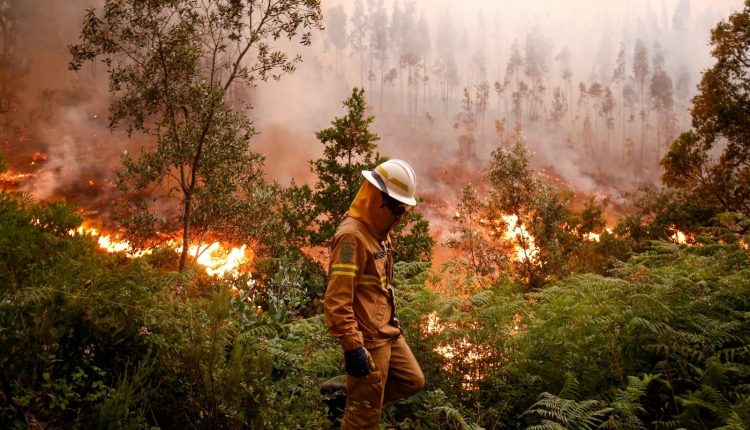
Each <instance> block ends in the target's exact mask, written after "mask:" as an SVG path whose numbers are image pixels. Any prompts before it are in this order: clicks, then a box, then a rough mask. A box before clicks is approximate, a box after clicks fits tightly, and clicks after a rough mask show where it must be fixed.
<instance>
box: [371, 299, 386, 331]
mask: <svg viewBox="0 0 750 430" xmlns="http://www.w3.org/2000/svg"><path fill="white" fill-rule="evenodd" d="M387 308H388V301H387V300H386V298H385V297H383V296H382V295H380V296H378V299H377V301H376V302H375V312H374V314H373V321H372V323H373V325H374V326H375V328H376V329H380V327H383V324H385V319H386V318H385V317H386V313H387V312H386V311H387Z"/></svg>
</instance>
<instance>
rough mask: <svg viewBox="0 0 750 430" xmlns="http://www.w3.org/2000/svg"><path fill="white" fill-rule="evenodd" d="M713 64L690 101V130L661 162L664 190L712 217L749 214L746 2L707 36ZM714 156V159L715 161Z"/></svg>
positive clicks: (749, 28)
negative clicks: (682, 195)
mask: <svg viewBox="0 0 750 430" xmlns="http://www.w3.org/2000/svg"><path fill="white" fill-rule="evenodd" d="M711 46H712V47H713V50H712V52H711V55H712V56H713V57H714V59H715V60H716V63H715V64H714V65H713V66H712V67H710V68H709V69H707V70H706V71H705V73H704V74H703V77H702V79H701V82H700V85H699V87H698V89H699V92H698V95H697V96H695V98H694V99H693V107H692V110H691V115H692V129H691V130H690V131H687V132H685V133H683V134H682V135H680V136H679V138H677V139H676V140H675V141H674V142H673V143H672V146H671V148H670V150H669V152H668V153H667V155H666V156H665V157H664V159H663V160H662V162H661V164H662V166H663V167H664V169H665V172H664V175H663V176H662V179H663V181H664V183H665V184H667V185H669V186H672V187H675V188H677V189H679V190H682V191H684V192H686V193H687V194H689V195H691V196H692V198H693V199H694V200H696V202H700V203H701V204H700V205H701V206H704V207H709V208H712V212H713V213H714V214H715V213H718V212H730V211H731V212H741V213H744V214H748V213H750V53H749V52H750V1H746V2H745V7H744V9H743V10H741V11H739V12H737V13H734V14H732V15H731V16H730V17H729V18H727V19H726V20H724V21H721V22H720V23H719V24H718V25H717V26H716V27H715V28H714V29H713V30H712V31H711ZM717 155H718V156H717Z"/></svg>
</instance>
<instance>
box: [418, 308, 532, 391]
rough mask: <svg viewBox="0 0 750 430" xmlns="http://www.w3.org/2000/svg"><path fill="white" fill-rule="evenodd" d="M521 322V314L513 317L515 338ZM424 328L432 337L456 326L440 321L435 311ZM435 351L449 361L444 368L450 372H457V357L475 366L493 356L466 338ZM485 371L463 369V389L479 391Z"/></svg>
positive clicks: (440, 346)
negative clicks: (455, 366)
mask: <svg viewBox="0 0 750 430" xmlns="http://www.w3.org/2000/svg"><path fill="white" fill-rule="evenodd" d="M521 320H522V317H521V315H520V314H516V315H514V316H513V326H512V327H511V328H510V329H509V334H510V335H511V336H515V335H516V334H518V333H519V332H520V331H521V327H520V324H521ZM422 327H423V329H424V333H425V334H432V335H435V334H440V333H443V332H444V331H445V330H450V329H455V328H456V327H455V325H454V324H451V323H444V322H442V321H440V317H439V316H438V315H437V312H434V311H433V312H431V313H430V314H429V315H427V317H426V319H425V322H424V324H423V325H422ZM434 351H435V352H437V353H438V354H440V355H441V356H442V357H443V358H445V359H446V360H448V362H447V363H446V364H445V366H444V369H445V370H446V371H449V372H452V371H454V370H456V369H455V368H454V364H453V363H452V361H454V360H455V359H456V358H457V357H460V358H461V360H462V361H463V363H464V364H467V365H474V364H477V363H480V362H481V361H482V360H484V359H486V358H489V357H490V356H491V352H490V351H488V350H486V349H484V350H483V349H482V348H481V347H480V345H475V344H473V343H472V342H471V341H469V340H468V339H467V338H466V337H464V338H462V339H458V340H457V341H454V342H452V343H450V344H439V345H437V346H436V347H435V349H434ZM484 370H486V369H475V371H473V372H467V371H466V369H461V372H462V383H461V386H462V387H463V389H464V390H476V389H478V388H479V387H478V383H479V382H480V381H481V380H482V378H483V377H484V375H485V372H484Z"/></svg>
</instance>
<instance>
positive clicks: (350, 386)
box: [341, 336, 424, 430]
mask: <svg viewBox="0 0 750 430" xmlns="http://www.w3.org/2000/svg"><path fill="white" fill-rule="evenodd" d="M368 351H369V352H370V355H371V356H372V360H373V362H374V363H375V370H371V371H370V374H369V375H367V376H363V377H356V376H351V375H349V376H347V378H346V392H347V398H346V410H345V412H344V421H343V423H342V424H341V430H368V429H376V428H377V427H378V424H379V423H380V413H381V411H382V409H383V404H385V403H390V402H395V401H397V400H400V399H404V398H407V397H409V396H411V395H413V394H415V393H417V392H418V391H419V390H421V389H422V387H424V374H423V373H422V369H421V368H420V367H419V363H417V360H416V359H415V358H414V354H412V352H411V349H409V345H407V343H406V340H404V337H403V336H398V337H396V338H395V339H393V340H390V341H388V342H387V343H386V344H384V345H382V346H378V347H377V348H373V349H369V348H368Z"/></svg>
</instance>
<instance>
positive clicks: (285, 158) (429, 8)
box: [0, 0, 743, 201]
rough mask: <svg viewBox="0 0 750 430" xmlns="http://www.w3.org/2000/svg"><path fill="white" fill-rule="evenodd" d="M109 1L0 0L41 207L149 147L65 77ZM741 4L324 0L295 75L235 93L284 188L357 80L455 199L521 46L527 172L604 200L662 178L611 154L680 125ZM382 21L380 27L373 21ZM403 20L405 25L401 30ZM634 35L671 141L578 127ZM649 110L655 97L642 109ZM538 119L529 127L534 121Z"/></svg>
mask: <svg viewBox="0 0 750 430" xmlns="http://www.w3.org/2000/svg"><path fill="white" fill-rule="evenodd" d="M102 3H103V1H86V0H68V1H65V2H59V1H51V0H46V1H44V0H25V1H21V0H5V1H0V5H1V6H0V10H6V11H7V10H12V11H13V12H14V14H13V15H14V27H13V28H14V31H13V32H12V35H13V39H14V44H15V49H14V58H15V59H16V60H15V61H17V62H18V64H21V65H22V66H23V69H24V70H25V74H24V77H23V79H22V82H21V88H22V90H21V91H20V92H21V102H20V109H19V110H18V112H16V114H15V115H16V118H15V120H17V121H18V122H21V123H23V124H25V125H26V126H27V127H28V129H29V130H30V131H29V133H28V134H30V135H31V136H32V138H30V139H29V138H26V139H17V140H15V141H12V142H10V144H8V145H6V149H5V150H6V151H8V152H9V153H10V155H11V156H10V157H9V158H10V159H11V161H13V157H12V155H13V153H14V152H18V153H30V152H31V151H33V150H36V149H41V150H45V151H46V152H48V154H49V157H50V158H49V160H48V162H47V164H46V166H45V167H44V168H43V171H42V172H40V180H39V181H38V182H37V183H36V184H31V185H30V186H29V188H30V190H31V191H33V192H36V194H37V195H38V196H39V197H48V196H50V195H52V194H54V192H55V191H54V185H55V184H60V183H65V182H71V181H73V182H75V181H80V178H81V177H84V178H94V179H96V180H100V179H101V180H105V181H106V180H111V179H112V178H113V177H114V174H113V173H112V172H113V171H114V170H115V169H116V168H117V167H118V165H119V159H120V158H119V156H120V154H121V153H122V151H123V150H126V149H128V150H131V151H132V150H135V149H136V148H137V147H138V146H140V145H141V144H143V143H144V142H142V141H139V140H137V139H136V140H133V139H128V138H127V136H124V134H123V133H121V132H112V131H110V130H109V129H107V120H106V117H107V112H106V109H107V104H108V102H109V95H108V93H107V81H106V76H105V72H104V69H103V67H101V66H85V67H84V68H83V70H81V71H80V72H78V73H74V72H71V71H69V70H67V63H68V61H70V56H69V54H68V51H67V46H68V45H70V44H74V43H76V42H77V40H78V32H79V30H80V25H81V22H82V19H83V16H84V12H85V10H86V8H88V7H92V6H97V7H101V5H102ZM742 5H743V2H742V1H741V0H703V1H698V0H669V1H666V0H665V1H659V0H629V1H628V0H617V1H615V0H607V1H593V0H565V1H563V0H522V1H521V0H518V1H490V0H463V1H461V2H454V1H449V0H421V1H401V0H398V1H394V0H388V1H385V0H383V1H379V0H345V1H344V0H324V1H323V12H324V18H325V25H326V27H327V28H326V30H325V31H322V32H315V33H314V34H313V43H312V45H311V46H308V47H303V46H300V45H298V44H292V43H287V44H284V45H283V46H284V47H285V49H287V50H288V52H290V53H299V54H301V55H302V57H303V62H302V63H300V64H299V65H298V67H297V70H296V72H295V73H294V74H293V75H291V76H284V77H283V78H282V79H281V80H280V81H279V82H274V81H269V82H261V83H260V84H259V85H258V87H256V88H254V89H252V90H251V91H248V92H243V94H247V100H246V101H248V102H249V103H250V104H251V105H252V106H253V109H252V111H251V112H250V115H251V117H252V119H253V121H254V123H255V127H256V129H257V131H258V132H259V135H257V136H255V137H254V138H253V139H254V141H253V143H252V148H253V149H254V150H256V151H259V152H261V153H263V154H264V155H265V156H266V168H267V173H268V177H269V178H270V179H273V180H277V181H279V182H281V183H285V184H286V183H289V182H290V180H291V179H293V178H294V179H295V180H296V181H297V182H308V183H309V182H312V181H314V177H313V175H312V174H311V173H310V171H309V166H308V161H309V160H311V159H314V158H317V157H319V156H320V155H321V154H322V149H323V146H322V144H320V143H319V142H318V141H317V140H316V139H315V136H314V133H315V131H318V130H321V129H323V128H325V127H328V126H329V125H330V122H331V120H332V119H333V118H334V116H340V115H343V114H344V110H343V107H342V102H343V100H344V99H345V98H346V97H347V96H348V95H349V94H351V90H352V87H354V86H362V87H364V88H365V90H366V97H367V100H368V103H369V105H370V111H369V113H370V114H371V115H374V116H375V121H374V123H373V126H372V129H373V131H375V132H376V133H378V134H379V135H380V137H381V140H380V141H379V142H378V145H379V151H380V152H381V153H382V154H383V155H386V156H389V157H393V158H402V159H404V160H407V161H409V162H410V163H411V164H412V165H413V166H414V167H415V170H416V171H417V174H418V177H419V191H420V192H421V193H423V194H428V195H433V196H434V195H436V194H437V195H441V196H444V197H445V199H446V200H449V201H455V199H456V198H457V196H458V195H459V194H460V188H461V187H462V186H463V185H466V184H465V182H466V181H472V180H473V181H477V180H479V179H478V178H479V177H480V175H479V174H480V173H481V171H482V170H483V169H485V168H486V167H487V164H488V160H489V158H490V153H491V151H492V150H493V149H494V148H496V147H497V146H498V145H501V144H502V140H503V139H506V140H507V139H509V138H510V137H511V136H510V135H511V134H512V133H513V127H514V124H513V122H514V120H513V118H512V115H511V113H510V111H511V109H510V107H509V106H508V104H509V100H511V98H512V97H511V95H510V94H509V92H506V93H505V94H504V95H498V93H496V92H495V90H494V84H495V83H503V82H506V81H511V86H518V85H520V83H519V82H518V79H519V78H515V81H514V80H513V79H510V75H509V73H508V64H509V61H510V60H511V57H512V54H513V47H514V45H515V47H516V50H517V52H518V53H519V55H521V57H523V58H524V61H526V60H525V59H526V58H527V57H530V56H536V57H538V58H537V60H536V67H537V68H539V70H538V71H537V72H536V73H537V75H536V76H537V79H538V81H539V82H537V83H536V84H534V85H536V87H538V91H539V92H540V94H541V95H540V96H539V97H540V100H541V101H540V102H538V106H539V107H538V109H536V108H534V107H533V106H530V105H528V104H527V105H526V106H524V107H523V108H522V111H523V113H522V114H521V116H522V118H523V127H522V128H523V135H524V136H525V139H526V141H527V144H528V146H529V148H530V150H531V152H532V154H533V158H534V164H535V166H537V167H538V168H540V169H542V168H544V169H547V170H553V171H554V172H555V174H556V175H558V176H559V177H560V179H561V180H562V181H564V182H565V183H566V185H567V186H570V187H571V188H573V189H576V190H578V191H583V192H592V193H597V194H601V195H606V194H611V193H614V192H618V191H622V189H626V188H628V187H633V186H636V185H637V184H638V182H640V181H643V180H647V179H654V178H655V177H657V173H658V172H657V170H658V167H654V166H655V165H656V161H655V160H656V159H657V157H658V154H660V153H663V152H662V151H663V150H664V149H665V148H664V145H665V144H664V143H663V142H660V143H659V144H658V145H656V146H654V145H653V144H652V145H651V146H649V147H648V148H647V149H646V150H643V149H640V150H641V151H643V152H644V153H645V155H644V157H645V158H646V159H647V160H648V163H650V164H649V166H650V167H648V168H646V167H643V168H642V170H644V171H646V173H642V172H635V173H632V172H630V171H629V170H628V169H629V168H628V167H627V163H625V162H624V161H623V160H624V158H626V157H627V154H626V152H627V151H625V150H624V149H622V148H620V146H622V144H623V142H625V141H626V140H627V139H626V138H628V139H630V140H631V142H630V144H631V145H633V146H637V145H638V144H639V142H638V141H639V140H646V138H648V139H654V138H656V136H659V137H660V139H662V140H663V141H664V140H665V139H668V138H669V137H670V136H669V135H668V133H671V134H675V133H678V132H679V131H684V130H685V129H686V128H688V127H689V115H688V108H689V99H690V98H691V97H692V95H694V94H695V91H696V89H695V87H696V85H697V83H698V81H699V79H700V75H701V72H702V71H703V70H705V68H707V67H709V66H710V65H711V57H710V47H709V46H708V42H709V37H710V29H711V28H713V27H714V26H715V25H716V23H717V22H718V21H719V20H721V19H723V18H725V17H727V16H728V15H729V14H730V13H732V12H733V11H736V10H739V9H740V8H741V7H742ZM378 11H379V13H381V17H380V20H379V21H377V20H376V18H375V16H376V15H377V13H378ZM395 11H398V13H396V12H395ZM396 15H399V16H400V18H399V19H400V21H399V22H401V23H402V25H401V26H400V27H399V26H397V25H394V16H396ZM376 21H377V22H376ZM404 22H406V23H407V24H403V23H404ZM378 25H380V26H381V27H382V31H383V34H387V36H384V37H385V39H384V40H385V41H384V42H383V41H381V42H382V43H385V47H384V48H383V49H382V50H381V51H379V52H380V54H378V52H376V51H377V50H376V48H375V46H376V43H377V42H375V41H374V40H375V39H374V38H373V37H372V34H373V33H372V32H373V31H374V30H373V29H374V28H376V27H377V26H378ZM357 34H360V35H362V36H361V37H362V38H363V41H361V43H360V44H359V45H358V44H357V43H354V42H355V39H356V38H357V37H358V36H357ZM638 40H640V41H642V43H643V45H644V46H645V47H646V49H647V50H648V62H649V64H650V65H651V67H650V73H653V70H654V65H655V64H656V63H655V62H654V61H655V60H654V58H655V53H656V52H660V53H661V56H662V57H663V60H662V63H661V64H663V68H664V70H665V71H666V73H667V74H668V76H669V77H670V79H671V82H672V84H673V87H674V89H673V92H674V99H675V101H674V108H673V112H672V113H671V114H672V115H673V116H674V119H673V120H674V124H673V126H672V128H671V129H670V130H669V131H668V132H667V131H663V130H661V129H659V117H657V113H651V114H649V115H651V116H650V117H648V119H647V121H646V124H645V125H643V129H644V130H646V131H645V132H644V133H641V134H642V135H643V136H641V135H639V134H638V133H639V132H640V131H639V130H640V128H639V127H640V125H639V124H638V117H637V116H636V117H635V119H633V115H632V112H626V110H625V109H624V108H623V109H621V110H618V109H619V108H618V107H615V110H614V111H613V113H612V116H613V117H616V118H615V120H614V125H612V126H610V128H607V126H606V125H605V123H606V118H604V117H602V119H599V118H598V117H597V116H595V115H594V114H592V115H591V117H590V118H589V119H588V122H589V124H588V125H586V121H587V119H586V118H585V112H584V111H585V107H586V104H587V103H591V104H592V106H593V104H595V103H598V102H596V101H587V100H588V99H586V100H582V98H581V94H580V92H579V90H578V88H579V84H583V85H584V87H586V88H590V87H591V85H593V84H594V83H597V84H600V85H601V86H602V87H604V88H605V89H610V90H611V92H612V93H613V94H615V96H614V99H615V101H616V102H617V101H619V98H620V89H619V88H618V87H617V84H616V83H615V82H614V81H613V79H612V75H613V69H614V68H615V66H616V60H617V55H618V52H619V50H620V49H621V47H624V49H625V52H626V54H627V55H626V56H627V67H626V69H627V70H626V74H627V75H628V79H629V80H631V81H632V77H631V76H632V75H633V70H632V63H633V55H634V53H633V52H634V47H635V45H636V42H637V41H638ZM405 53H406V54H410V55H411V56H412V57H416V58H414V59H412V62H411V63H409V64H411V65H409V64H407V63H408V61H405V60H404V58H406V57H408V55H406V57H405ZM446 59H448V60H450V67H451V76H452V77H451V78H450V79H451V83H450V85H449V84H447V83H446V82H447V80H446V79H447V78H446V77H445V76H447V74H446V72H445V65H446V64H448V62H447V60H446ZM522 67H523V66H522ZM441 68H442V69H441ZM388 72H391V74H390V75H388ZM410 73H411V75H410ZM522 73H531V72H529V71H528V70H526V71H522V72H519V76H521V78H522V79H526V78H524V77H523V75H522ZM566 73H568V81H567V84H566V81H565V78H564V76H565V74H566ZM386 80H387V83H383V82H384V81H386ZM483 84H486V85H488V86H489V92H488V93H489V99H488V100H487V102H486V104H487V106H486V109H485V112H484V113H483V114H482V117H481V121H480V120H479V119H478V120H477V124H476V126H475V128H474V129H473V131H472V134H473V138H474V140H475V143H474V148H473V151H474V153H475V154H476V155H475V158H473V159H472V160H470V161H471V162H470V163H468V164H467V165H465V166H463V170H464V171H463V173H461V171H460V170H455V169H453V167H452V166H455V164H456V162H457V159H458V157H459V148H458V143H457V142H458V138H459V134H460V133H461V130H460V129H456V128H455V127H454V124H455V123H456V116H457V115H458V114H459V113H460V112H461V111H462V106H463V105H462V92H463V89H464V88H466V89H467V91H468V93H469V94H470V96H471V97H472V99H473V102H474V104H475V105H476V103H477V94H478V93H479V90H478V88H480V87H481V86H482V85H483ZM536 87H535V88H536ZM678 87H679V88H682V90H680V91H683V93H684V94H682V93H679V91H678V90H679V88H678ZM556 88H560V89H561V93H564V95H565V98H566V103H567V105H568V110H567V112H566V113H565V114H564V118H563V120H561V121H560V123H559V124H556V125H554V126H553V125H551V122H550V120H549V116H550V110H551V107H550V106H551V105H552V100H553V97H552V94H553V91H554V90H555V89H556ZM680 94H682V95H680ZM645 97H650V96H649V95H648V94H647V95H646V96H645ZM529 100H530V99H529ZM581 100H582V101H581ZM651 102H652V101H651V98H648V101H647V102H646V104H650V103H651ZM529 103H530V102H529ZM535 109H536V111H535ZM591 109H592V111H593V109H594V108H593V107H591ZM632 110H633V108H631V111H632ZM654 112H656V111H654ZM533 115H537V119H536V120H534V121H530V120H528V119H527V118H533ZM620 117H622V118H623V119H624V121H625V122H623V124H620V121H619V118H620ZM496 121H497V123H500V124H501V125H500V127H501V128H502V127H504V130H505V131H504V132H503V133H504V134H503V133H501V132H498V131H497V130H498V129H497V128H496V124H497V123H496ZM585 127H589V133H593V136H594V137H593V138H592V141H593V142H594V144H599V142H601V141H604V139H605V138H606V139H607V145H608V147H607V152H606V154H605V155H600V154H599V153H598V152H597V151H598V150H590V149H586V147H585V145H583V144H581V143H580V142H581V141H582V139H584V140H585V139H586V138H585V136H584V137H582V136H583V135H584V132H583V131H582V130H584V129H585ZM591 130H593V132H592V131H591ZM665 135H666V137H665ZM145 143H146V144H147V142H145ZM637 149H638V148H636V150H637ZM587 151H588V152H587ZM630 151H631V152H632V149H631V150H630ZM92 154H94V155H92ZM592 154H593V155H592ZM631 156H632V155H631ZM644 164H647V163H645V162H644ZM649 169H650V170H649ZM451 172H453V173H451ZM455 172H459V173H455ZM467 172H468V173H467ZM475 173H476V174H475Z"/></svg>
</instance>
